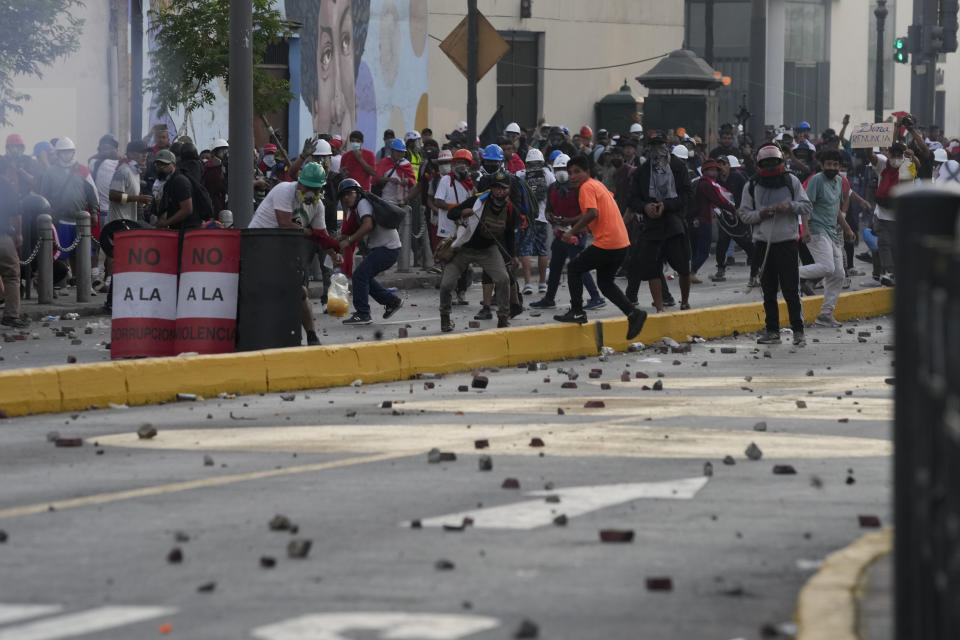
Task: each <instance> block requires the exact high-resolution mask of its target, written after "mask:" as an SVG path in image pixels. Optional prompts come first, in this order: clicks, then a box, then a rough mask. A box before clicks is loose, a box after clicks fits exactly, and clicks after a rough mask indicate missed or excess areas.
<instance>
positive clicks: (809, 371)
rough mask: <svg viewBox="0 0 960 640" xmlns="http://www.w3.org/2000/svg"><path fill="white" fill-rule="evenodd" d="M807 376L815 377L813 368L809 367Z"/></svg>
mask: <svg viewBox="0 0 960 640" xmlns="http://www.w3.org/2000/svg"><path fill="white" fill-rule="evenodd" d="M807 376H808V377H811V378H812V377H813V369H807Z"/></svg>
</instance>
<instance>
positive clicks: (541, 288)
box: [537, 283, 547, 293]
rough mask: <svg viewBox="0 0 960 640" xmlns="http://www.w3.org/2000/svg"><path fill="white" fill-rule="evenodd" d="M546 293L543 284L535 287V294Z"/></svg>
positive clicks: (545, 286) (545, 287)
mask: <svg viewBox="0 0 960 640" xmlns="http://www.w3.org/2000/svg"><path fill="white" fill-rule="evenodd" d="M546 292H547V285H546V284H545V283H541V284H540V285H539V286H537V293H546Z"/></svg>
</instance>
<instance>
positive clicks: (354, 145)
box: [350, 142, 363, 151]
mask: <svg viewBox="0 0 960 640" xmlns="http://www.w3.org/2000/svg"><path fill="white" fill-rule="evenodd" d="M361 149H363V143H362V142H351V143H350V150H351V151H360V150H361Z"/></svg>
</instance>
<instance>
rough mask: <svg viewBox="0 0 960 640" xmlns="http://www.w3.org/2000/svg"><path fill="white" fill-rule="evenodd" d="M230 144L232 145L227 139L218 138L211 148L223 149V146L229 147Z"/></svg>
mask: <svg viewBox="0 0 960 640" xmlns="http://www.w3.org/2000/svg"><path fill="white" fill-rule="evenodd" d="M229 146H230V145H229V144H227V141H226V140H224V139H223V138H217V139H215V140H214V141H213V145H212V146H211V147H210V150H211V151H212V150H213V149H222V148H223V147H229Z"/></svg>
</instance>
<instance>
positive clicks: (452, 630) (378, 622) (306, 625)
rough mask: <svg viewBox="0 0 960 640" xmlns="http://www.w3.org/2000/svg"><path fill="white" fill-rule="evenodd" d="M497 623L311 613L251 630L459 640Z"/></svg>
mask: <svg viewBox="0 0 960 640" xmlns="http://www.w3.org/2000/svg"><path fill="white" fill-rule="evenodd" d="M498 626H500V621H499V620H497V619H496V618H490V617H487V616H475V615H461V614H443V613H387V612H379V611H356V612H351V613H314V614H308V615H305V616H300V617H297V618H290V619H289V620H283V621H281V622H277V623H274V624H270V625H267V626H264V627H259V628H257V629H254V630H253V631H252V632H251V633H252V634H253V637H254V638H259V639H260V640H348V636H347V635H345V634H347V633H350V636H352V635H353V634H352V633H351V632H356V631H376V632H379V633H376V634H375V635H369V636H366V635H365V636H364V637H376V638H381V639H383V640H386V639H388V638H389V639H390V640H460V639H461V638H466V637H467V636H471V635H473V634H475V633H479V632H481V631H487V630H489V629H495V628H496V627H498Z"/></svg>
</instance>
